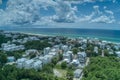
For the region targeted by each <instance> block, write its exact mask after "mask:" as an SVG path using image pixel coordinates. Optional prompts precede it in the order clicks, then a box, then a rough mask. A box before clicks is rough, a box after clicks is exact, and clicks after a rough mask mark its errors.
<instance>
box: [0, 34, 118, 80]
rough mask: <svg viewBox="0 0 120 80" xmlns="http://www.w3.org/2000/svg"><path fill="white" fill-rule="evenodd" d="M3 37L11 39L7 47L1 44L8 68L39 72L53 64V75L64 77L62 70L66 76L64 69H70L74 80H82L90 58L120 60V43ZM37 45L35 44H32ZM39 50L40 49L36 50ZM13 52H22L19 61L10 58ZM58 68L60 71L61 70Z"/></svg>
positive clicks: (72, 39) (6, 35)
mask: <svg viewBox="0 0 120 80" xmlns="http://www.w3.org/2000/svg"><path fill="white" fill-rule="evenodd" d="M0 35H4V36H5V37H6V38H10V40H8V41H6V43H5V42H4V43H1V48H0V50H1V51H2V52H4V54H7V55H8V56H7V62H6V65H15V66H16V68H19V69H35V70H36V71H39V70H42V69H43V68H44V67H45V65H47V64H50V63H53V64H54V66H55V67H53V71H54V75H55V76H57V77H64V75H63V74H64V73H62V72H60V70H62V68H63V72H66V71H67V70H65V69H64V68H70V69H71V71H72V72H73V79H74V80H81V79H82V77H83V75H84V68H85V67H86V66H89V63H90V59H89V58H90V57H91V56H97V55H99V56H101V57H105V56H107V55H116V57H118V58H120V43H113V42H108V41H102V40H99V39H96V38H83V37H79V38H76V39H75V38H66V37H61V36H55V37H53V36H38V35H28V34H23V33H11V32H1V33H0ZM34 41H35V43H32V42H34ZM37 41H38V42H37ZM44 41H47V44H49V45H48V46H46V45H43V44H42V42H43V43H44ZM28 43H29V44H28ZM39 43H40V45H38V44H39ZM34 44H35V45H34ZM26 45H27V46H26ZM33 45H34V46H33ZM42 45H43V46H44V47H43V46H42ZM36 46H38V47H37V48H36ZM39 46H42V47H43V48H41V47H39ZM20 51H22V52H20ZM91 51H92V53H91ZM12 52H13V53H14V55H15V54H16V53H17V52H19V53H18V54H21V56H20V57H16V56H14V55H12V54H11V53H12ZM9 55H10V56H9ZM58 58H59V59H58ZM54 59H55V60H54ZM65 65H66V66H65ZM59 66H61V68H58V67H59ZM56 73H57V74H58V75H56Z"/></svg>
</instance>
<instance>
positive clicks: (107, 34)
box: [0, 27, 120, 42]
mask: <svg viewBox="0 0 120 80" xmlns="http://www.w3.org/2000/svg"><path fill="white" fill-rule="evenodd" d="M0 30H5V31H15V32H25V33H34V34H44V35H51V36H67V37H72V38H75V37H92V38H95V37H96V38H99V39H102V40H107V41H113V42H120V30H104V29H80V28H34V27H0Z"/></svg>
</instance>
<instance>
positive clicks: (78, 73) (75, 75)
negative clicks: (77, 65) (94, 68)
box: [74, 69, 83, 78]
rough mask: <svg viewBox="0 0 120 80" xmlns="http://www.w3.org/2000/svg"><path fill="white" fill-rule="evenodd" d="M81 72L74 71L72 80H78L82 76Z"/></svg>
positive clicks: (79, 70)
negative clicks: (73, 79)
mask: <svg viewBox="0 0 120 80" xmlns="http://www.w3.org/2000/svg"><path fill="white" fill-rule="evenodd" d="M82 72H83V71H82V70H81V69H76V70H75V71H74V78H80V77H81V75H82Z"/></svg>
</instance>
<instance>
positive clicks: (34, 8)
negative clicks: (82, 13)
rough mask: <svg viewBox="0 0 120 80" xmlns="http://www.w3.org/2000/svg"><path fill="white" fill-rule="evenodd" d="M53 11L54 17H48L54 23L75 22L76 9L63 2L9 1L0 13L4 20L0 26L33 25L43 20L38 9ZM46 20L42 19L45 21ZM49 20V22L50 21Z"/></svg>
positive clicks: (38, 0) (47, 0) (45, 0)
mask: <svg viewBox="0 0 120 80" xmlns="http://www.w3.org/2000/svg"><path fill="white" fill-rule="evenodd" d="M49 6H50V7H52V8H53V9H54V10H55V12H56V13H55V15H53V16H49V17H50V18H49V19H51V20H53V21H55V22H75V20H76V18H77V16H76V14H75V11H77V7H76V6H74V7H72V6H71V3H69V2H66V1H64V0H55V1H53V0H9V1H8V3H7V8H6V10H4V11H2V12H0V18H4V19H3V20H2V21H1V23H2V24H10V23H11V24H27V23H28V24H33V23H35V22H39V21H41V20H43V18H42V17H43V16H40V14H41V12H40V9H41V8H44V9H45V10H47V8H48V7H49ZM44 18H46V17H44ZM47 19H48V17H47V18H46V19H44V20H45V21H46V20H47ZM51 20H49V21H51Z"/></svg>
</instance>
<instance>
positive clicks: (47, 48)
mask: <svg viewBox="0 0 120 80" xmlns="http://www.w3.org/2000/svg"><path fill="white" fill-rule="evenodd" d="M49 52H50V47H46V48H44V55H46V54H48V53H49Z"/></svg>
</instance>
